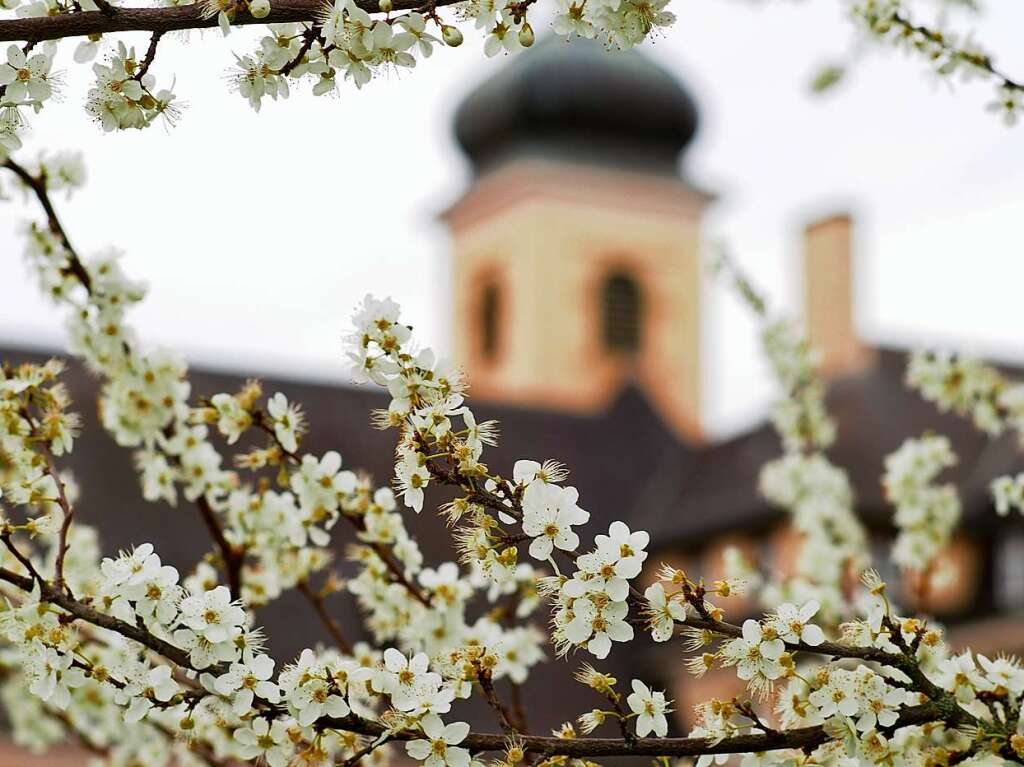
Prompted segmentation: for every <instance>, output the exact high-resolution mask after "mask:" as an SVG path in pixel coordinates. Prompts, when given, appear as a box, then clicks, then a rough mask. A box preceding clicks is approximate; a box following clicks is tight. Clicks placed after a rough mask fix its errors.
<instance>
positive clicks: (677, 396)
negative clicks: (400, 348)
mask: <svg viewBox="0 0 1024 767" xmlns="http://www.w3.org/2000/svg"><path fill="white" fill-rule="evenodd" d="M696 129H697V111H696V107H695V106H694V103H693V101H692V99H691V98H690V96H689V95H688V94H687V93H686V91H684V90H683V88H682V87H681V86H680V84H679V83H678V82H677V81H676V80H675V79H674V78H673V77H672V76H671V75H670V74H669V73H668V72H666V71H665V70H663V69H661V68H660V67H659V66H657V65H656V64H655V63H654V62H652V61H651V60H650V59H648V58H647V57H646V56H644V55H643V54H642V53H640V52H638V51H629V52H618V51H611V52H610V51H606V50H605V49H604V48H603V46H601V45H600V44H598V43H596V42H592V41H587V40H573V41H572V42H571V43H565V42H563V41H562V40H560V39H555V38H550V39H548V40H546V41H543V42H541V43H538V44H537V46H535V47H534V48H533V49H532V50H530V51H528V52H526V53H523V54H520V55H518V56H516V57H515V58H514V59H513V60H512V62H511V63H510V64H509V65H508V66H506V67H505V68H504V69H503V70H502V71H501V72H500V73H499V74H498V75H497V76H495V77H493V78H491V79H490V80H488V81H486V82H485V83H483V84H482V85H481V86H480V87H478V88H477V89H476V91H474V92H473V93H472V94H471V95H470V96H469V97H468V98H467V99H466V100H465V101H464V102H463V104H462V105H461V107H460V108H459V111H458V114H457V116H456V126H455V130H456V138H457V139H458V141H459V143H460V145H461V146H462V148H463V150H464V151H465V153H466V155H467V156H468V157H469V159H470V161H471V162H472V164H473V169H474V174H475V177H474V181H473V183H472V185H471V186H470V188H469V190H468V191H467V192H466V193H465V195H464V196H463V197H462V198H461V199H460V200H459V201H458V202H456V203H455V205H453V206H452V208H451V209H450V210H449V211H448V213H447V214H446V219H447V221H448V223H449V226H450V227H451V232H452V239H453V250H454V253H453V262H454V301H455V334H456V337H455V342H456V343H455V347H456V358H457V361H458V362H459V363H460V364H461V365H462V366H463V367H464V368H465V370H466V371H467V373H468V374H469V376H470V381H471V382H472V388H473V393H474V395H476V396H477V397H481V398H485V399H490V400H494V401H501V402H507V403H513V404H522V405H524V406H527V407H543V408H545V409H559V410H564V411H570V412H579V413H594V412H600V411H601V410H603V409H604V408H606V407H608V406H609V405H610V404H611V402H612V400H613V399H614V398H615V396H616V395H617V394H618V393H619V392H620V391H621V390H622V388H623V387H624V386H626V385H629V384H632V385H634V386H637V387H638V388H639V389H640V390H642V391H643V392H644V393H645V395H646V396H647V397H648V399H649V400H650V401H651V403H652V404H653V405H654V407H655V408H656V409H657V410H658V412H659V413H660V414H661V415H662V417H663V418H664V419H665V421H666V423H668V424H669V425H670V426H671V427H672V428H673V429H674V430H675V431H676V433H677V434H678V435H679V436H680V437H681V438H683V439H686V440H688V441H697V440H700V438H701V426H700V390H701V366H700V333H701V328H700V316H701V313H700V273H701V266H700V260H699V253H698V248H699V243H700V218H701V211H702V209H703V207H704V205H705V204H706V203H707V201H708V199H709V198H708V196H707V195H705V194H704V193H702V192H700V191H698V190H697V189H695V188H694V187H692V186H690V185H689V184H688V183H686V181H684V180H683V178H682V177H681V176H680V175H679V173H678V170H677V166H678V160H679V156H680V154H681V153H682V151H683V150H684V149H685V148H686V146H687V145H688V144H689V142H690V141H691V139H692V138H693V135H694V133H695V132H696Z"/></svg>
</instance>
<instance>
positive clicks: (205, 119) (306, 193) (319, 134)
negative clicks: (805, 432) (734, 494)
mask: <svg viewBox="0 0 1024 767" xmlns="http://www.w3.org/2000/svg"><path fill="white" fill-rule="evenodd" d="M990 5H991V8H989V11H988V16H987V18H986V20H985V21H984V22H983V23H978V22H975V21H969V22H968V23H967V24H965V25H963V28H964V29H969V28H973V29H974V30H975V31H976V36H977V38H978V39H979V40H981V41H984V42H985V44H986V45H988V46H989V47H990V48H991V49H992V50H994V51H995V52H997V54H998V55H997V61H998V63H1000V64H1002V65H1003V66H1004V67H1005V68H1007V69H1008V70H1009V71H1011V72H1016V74H1017V76H1018V78H1020V77H1024V46H1021V44H1020V41H1021V39H1022V32H1024V6H1022V5H1021V4H1020V3H1017V2H1012V0H993V2H991V3H990ZM671 7H672V8H673V10H674V11H675V12H676V13H677V14H678V15H679V21H678V23H677V25H676V27H675V28H674V29H672V30H670V31H669V33H668V34H667V36H666V37H665V38H663V39H660V40H658V41H656V42H655V43H654V44H653V45H647V46H645V48H646V49H647V51H648V53H649V54H650V55H651V56H653V57H655V58H656V59H657V60H658V61H659V62H661V63H662V64H663V65H664V66H666V67H667V68H669V69H670V70H671V71H672V72H673V73H675V74H676V75H677V76H678V77H679V78H680V79H682V80H683V81H684V82H685V83H686V84H687V85H688V87H689V88H690V89H691V90H692V91H693V92H694V94H695V96H696V99H697V101H698V103H699V105H700V108H701V114H702V126H701V130H700V134H699V136H698V139H697V141H696V142H695V143H694V145H693V146H692V147H691V149H690V151H689V152H688V154H687V156H686V160H685V163H684V164H685V168H686V173H687V175H688V176H689V177H690V178H692V179H693V180H694V181H695V182H696V183H698V184H699V185H700V186H702V187H704V188H707V189H710V190H713V191H714V192H716V193H717V194H718V195H719V202H717V203H716V204H715V206H714V207H713V208H712V209H711V210H710V211H709V215H708V220H707V239H708V240H709V241H712V240H718V239H724V240H727V241H728V242H729V243H730V244H731V247H732V249H733V250H734V251H735V252H736V253H737V254H738V257H739V259H740V261H741V262H742V263H743V264H745V265H746V266H747V268H748V269H749V270H750V272H751V273H752V274H753V275H754V276H755V277H756V278H757V279H758V280H759V281H761V283H762V284H763V285H764V286H765V287H766V289H768V291H769V292H770V294H771V295H772V296H773V300H774V301H775V303H776V305H777V306H780V307H785V308H787V309H789V310H792V311H798V310H799V304H798V299H799V296H800V290H801V283H800V275H799V270H798V269H797V266H798V263H799V261H798V258H799V249H798V248H799V235H800V228H801V226H802V224H803V222H804V221H806V220H807V219H808V218H810V217H813V216H816V215H820V214H826V213H830V212H834V211H837V210H850V211H852V212H853V214H854V215H855V217H856V221H857V257H858V259H857V274H856V288H857V298H858V303H857V322H858V326H859V327H860V329H861V332H862V334H863V335H864V336H865V337H866V338H868V339H870V340H873V341H879V342H885V343H900V344H906V343H941V344H943V345H949V346H954V347H956V348H967V349H971V350H973V351H976V352H978V353H982V354H988V355H992V356H997V357H1000V358H1009V359H1024V334H1022V333H1021V328H1022V320H1024V302H1022V299H1021V294H1022V286H1024V249H1022V245H1024V231H1022V230H1024V126H1020V127H1018V128H1016V129H1007V128H1006V127H1004V126H1003V124H1002V123H1001V122H1000V121H999V120H998V119H996V118H994V117H993V116H991V115H989V114H987V113H986V112H985V111H984V105H985V104H986V103H987V102H989V101H991V99H992V90H991V88H990V87H989V86H988V85H985V84H980V83H971V84H966V85H964V84H958V85H957V86H956V88H955V89H951V88H949V87H948V86H947V85H946V84H945V83H938V82H935V81H934V79H933V78H931V77H929V75H928V74H927V73H926V72H925V71H924V68H923V66H922V65H921V63H920V62H919V61H918V60H917V59H914V58H907V57H904V56H902V55H900V54H897V53H892V52H883V51H879V50H874V49H872V48H870V47H864V46H862V45H861V46H858V45H857V44H856V37H855V35H854V33H853V27H852V25H851V24H850V22H848V21H847V20H846V19H845V17H844V15H843V10H842V9H843V5H842V4H841V3H834V2H821V3H813V4H812V3H809V2H807V3H800V2H792V3H790V2H780V3H763V4H761V3H758V4H748V3H741V2H736V0H688V2H685V3H684V2H682V0H676V2H675V3H673V5H672V6H671ZM537 26H538V27H541V26H544V25H537ZM136 39H137V43H136V44H137V45H141V46H142V47H143V48H144V46H145V38H141V37H140V38H136ZM247 40H248V37H247V35H246V34H245V33H236V34H233V35H232V36H231V37H229V38H228V39H227V40H221V39H219V37H217V36H215V35H213V34H208V35H206V36H205V37H203V38H200V37H199V36H198V35H195V34H193V36H192V38H191V40H190V44H188V45H185V44H184V43H183V42H181V41H179V40H169V41H167V42H164V43H162V44H161V48H160V56H159V57H158V59H157V64H156V65H155V67H154V69H153V71H154V72H155V74H156V75H157V77H158V78H159V79H161V81H162V80H163V79H170V78H171V77H172V76H174V75H176V76H177V86H176V90H177V92H178V93H179V94H180V96H181V98H183V99H184V100H185V101H187V102H188V105H189V108H188V109H187V110H186V112H185V113H184V115H183V117H182V119H181V121H180V124H179V125H178V126H177V127H175V128H173V129H171V130H169V131H165V130H164V129H163V128H159V127H157V128H153V129H150V130H148V131H143V132H133V133H130V134H119V135H103V134H102V133H101V132H100V130H99V129H98V128H97V127H95V126H94V125H93V124H91V123H90V122H89V120H88V118H87V117H86V115H85V113H84V111H83V110H82V109H81V103H82V101H83V98H84V92H85V87H86V83H87V80H86V78H85V76H84V73H81V72H71V73H69V77H68V80H69V86H68V88H67V89H66V91H67V93H66V97H65V99H64V102H63V103H61V104H56V105H53V106H51V107H49V108H47V109H46V110H44V112H43V113H42V114H41V115H39V116H38V117H36V118H35V122H34V125H35V130H34V132H33V134H32V135H31V137H30V138H29V141H28V148H29V149H30V150H31V151H33V152H34V151H36V150H37V149H39V148H42V147H53V148H76V149H81V150H84V151H85V153H86V157H87V160H88V164H89V172H90V180H89V184H88V187H87V188H86V189H85V190H84V191H83V192H82V193H79V194H77V195H76V196H75V197H74V198H73V199H72V200H71V201H70V202H68V203H65V202H63V201H62V202H61V204H60V208H61V210H62V213H63V215H64V217H65V219H66V222H67V225H68V228H69V230H70V232H71V234H72V238H73V240H74V241H75V242H76V243H77V245H78V247H79V249H80V250H82V251H83V252H86V253H88V252H92V251H95V250H96V249H98V248H100V247H103V246H106V245H111V244H113V245H116V246H118V247H120V248H122V249H123V250H124V251H125V252H126V257H125V265H126V268H127V269H128V271H129V273H130V274H132V275H133V276H136V277H139V278H142V279H145V280H146V281H147V282H148V283H149V284H150V287H151V292H150V294H149V297H148V298H147V300H146V302H145V304H144V305H143V306H142V307H140V308H139V309H137V310H136V311H135V313H134V315H133V318H132V319H133V321H134V323H135V325H136V326H137V327H138V328H139V329H140V331H141V333H142V334H143V336H144V337H145V338H148V339H150V340H152V341H153V342H157V343H162V344H167V345H170V346H173V347H175V348H177V349H179V350H182V351H184V352H185V353H186V354H187V355H188V356H189V358H190V359H191V361H192V362H193V364H203V365H207V366H210V365H214V366H218V367H232V368H237V369H241V370H244V371H246V372H250V373H251V372H256V373H269V372H274V373H278V374H280V373H287V374H290V375H294V376H298V377H308V376H316V377H318V378H324V379H328V380H339V381H340V380H343V379H344V377H345V376H344V372H343V368H342V365H341V362H340V354H339V348H340V346H339V337H340V334H341V332H342V331H343V330H344V328H345V327H346V325H347V322H348V316H349V313H350V309H351V307H352V305H353V304H354V303H355V302H356V301H357V300H358V299H359V298H360V297H361V296H362V295H363V294H364V293H366V292H368V291H372V292H376V293H382V294H390V295H392V296H393V297H395V298H396V299H398V300H399V301H401V303H402V304H403V306H404V308H405V312H406V314H405V316H406V317H407V319H408V321H410V322H412V323H413V324H415V325H416V327H417V329H418V331H419V332H420V333H421V335H422V337H423V338H424V339H425V340H426V341H427V342H429V343H431V344H433V345H435V346H437V347H439V348H440V349H442V350H445V349H447V348H449V347H450V337H451V333H452V329H451V327H450V321H449V311H448V308H447V304H446V300H447V297H448V290H449V288H448V284H449V281H448V274H449V267H450V262H449V258H448V248H449V245H448V240H447V235H446V232H445V230H444V227H443V226H442V225H441V224H440V223H439V222H438V221H437V219H436V215H437V213H438V212H439V211H440V210H442V209H443V208H444V207H445V206H446V205H447V204H448V203H449V202H450V201H451V200H453V199H454V198H455V197H456V196H457V195H458V194H459V193H460V191H461V190H463V189H464V188H465V185H466V183H467V180H468V169H467V166H466V163H465V161H464V159H463V158H462V157H461V155H460V153H459V151H458V149H457V147H456V146H455V144H454V142H453V140H452V137H451V129H450V124H451V116H452V113H453V110H454V108H455V106H456V105H457V104H458V102H459V100H460V99H461V98H462V96H463V95H465V94H466V93H467V92H468V91H469V90H470V89H471V88H472V87H473V86H474V85H475V84H476V83H478V82H479V81H480V80H482V79H483V78H485V77H487V76H488V75H490V74H491V73H493V72H495V71H496V70H497V68H499V67H501V66H504V65H505V64H506V63H507V59H505V58H504V57H498V59H496V60H485V59H484V57H483V54H482V50H481V45H480V41H479V39H478V38H477V37H475V36H474V34H473V33H472V32H470V30H467V41H466V44H465V45H464V46H463V47H462V48H460V49H458V50H454V51H453V50H441V51H438V52H437V53H435V55H434V57H433V58H432V59H430V60H428V61H426V62H421V63H420V66H418V67H417V69H416V70H415V71H414V72H412V73H409V74H404V75H402V76H401V77H394V76H393V77H391V78H389V79H386V80H381V81H379V82H375V83H373V84H372V85H371V86H370V87H368V88H366V89H364V90H363V91H362V92H356V91H355V90H354V89H348V88H346V89H344V90H343V93H342V96H341V98H339V99H315V98H313V97H312V96H310V95H308V94H306V93H301V94H297V95H295V96H293V98H292V99H290V100H289V101H286V102H282V103H268V104H266V105H265V107H264V109H263V112H262V113H261V114H259V115H257V114H255V113H253V112H252V111H251V110H250V109H249V107H248V106H247V105H246V103H245V102H244V101H243V100H242V99H241V98H239V97H238V96H237V95H236V94H232V93H229V92H228V90H227V87H226V83H225V82H224V79H223V77H222V73H223V72H225V71H226V70H227V68H228V67H229V66H230V63H231V62H232V61H233V58H232V51H236V52H238V53H244V52H245V51H246V50H247ZM851 51H854V52H856V53H855V55H858V56H859V59H860V60H859V64H858V66H857V67H856V68H855V70H854V72H853V74H852V76H851V77H850V79H849V80H848V81H847V82H846V83H844V84H843V86H842V87H840V88H838V89H836V90H835V91H834V92H833V93H831V94H829V95H828V96H827V97H825V98H811V97H809V96H808V93H807V82H808V80H809V78H810V76H811V74H812V73H813V71H814V70H815V68H816V66H817V65H818V64H820V63H822V62H823V61H828V60H834V59H838V58H842V57H845V56H847V55H849V54H850V53H851ZM62 57H63V58H62V61H61V62H59V63H58V67H59V68H65V69H67V68H68V67H69V63H70V62H69V58H70V51H64V52H63V54H62ZM28 210H29V209H28V208H27V207H26V208H23V209H21V210H18V209H17V208H15V207H11V206H5V207H3V208H0V211H2V212H0V343H8V344H9V343H12V342H13V343H17V344H22V345H31V346H51V347H52V346H56V345H62V343H63V341H62V334H61V330H60V323H59V320H58V318H57V317H56V316H54V313H53V310H52V308H51V307H49V306H48V305H47V304H45V303H44V302H42V301H41V300H40V299H38V298H37V296H36V295H35V293H34V290H33V286H32V283H30V282H29V281H28V280H27V275H26V270H25V268H24V266H23V264H22V256H21V244H20V242H19V241H18V240H17V239H16V237H15V235H14V229H15V222H16V221H17V220H20V219H22V218H24V214H25V213H27V212H28ZM705 295H706V299H707V300H706V306H707V310H706V313H705V317H706V331H705V339H706V349H705V371H706V373H705V381H706V390H707V396H706V408H705V409H706V415H707V417H706V420H707V423H708V425H709V426H710V427H711V428H712V429H713V430H715V431H719V432H726V431H730V430H733V429H735V428H738V427H739V426H741V425H743V424H745V423H748V422H749V421H750V419H751V418H754V417H755V416H756V415H757V413H759V412H761V410H762V409H763V403H764V401H765V398H766V397H768V396H769V395H770V389H769V387H768V385H767V382H766V380H765V376H764V369H763V366H762V364H761V362H760V361H759V360H758V358H757V356H756V355H755V354H752V353H751V350H752V347H753V343H754V340H753V339H754V337H753V333H752V328H751V326H750V324H749V322H748V321H747V320H746V319H745V317H744V315H743V313H742V312H741V311H740V310H739V308H738V306H737V305H736V303H735V302H734V301H733V300H732V299H730V298H728V297H726V296H724V295H723V293H722V291H721V290H720V289H718V288H716V287H714V286H712V285H710V284H708V283H706V284H705Z"/></svg>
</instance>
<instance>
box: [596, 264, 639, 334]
mask: <svg viewBox="0 0 1024 767" xmlns="http://www.w3.org/2000/svg"><path fill="white" fill-rule="evenodd" d="M642 303H643V302H642V298H641V295H640V287H639V285H637V283H636V280H634V279H633V278H632V277H631V276H630V275H628V274H624V273H621V272H619V273H615V274H612V275H610V276H609V277H608V278H607V279H606V280H605V282H604V286H603V288H602V295H601V309H602V312H603V318H602V319H603V322H602V325H603V334H604V345H605V348H606V349H608V350H610V351H616V352H635V351H639V349H640V342H641V336H642V331H643V329H642V327H641V322H642V316H641V315H642V308H643V307H642Z"/></svg>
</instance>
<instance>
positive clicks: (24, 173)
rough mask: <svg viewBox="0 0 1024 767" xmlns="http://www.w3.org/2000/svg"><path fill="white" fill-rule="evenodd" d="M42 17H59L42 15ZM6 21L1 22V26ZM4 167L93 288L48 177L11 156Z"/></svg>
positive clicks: (70, 268)
mask: <svg viewBox="0 0 1024 767" xmlns="http://www.w3.org/2000/svg"><path fill="white" fill-rule="evenodd" d="M40 18H59V17H40ZM4 23H6V22H0V28H2V26H3V24H4ZM3 167H5V168H7V169H8V170H10V171H12V172H13V173H14V175H16V176H17V177H18V178H19V179H21V181H22V183H24V184H25V186H27V187H28V188H29V189H31V190H32V192H33V193H34V194H35V196H36V199H38V200H39V204H40V205H42V206H43V211H45V213H46V220H47V224H48V225H49V227H50V231H51V232H52V233H53V234H54V235H55V236H56V237H57V239H58V240H60V244H61V245H63V246H64V250H65V252H66V255H67V258H68V266H67V269H68V271H70V272H71V273H72V274H73V275H74V276H75V277H76V278H77V279H78V281H79V282H80V283H82V286H83V287H84V288H85V289H86V290H87V291H91V290H92V278H91V277H89V272H88V271H87V270H86V268H85V265H84V264H83V263H82V260H81V259H80V258H79V257H78V253H77V252H76V251H75V249H74V248H73V247H72V246H71V240H70V239H68V235H67V232H65V231H64V226H63V225H62V224H61V222H60V218H59V217H58V216H57V211H56V210H55V209H54V207H53V203H52V202H51V200H50V194H49V192H48V191H47V189H46V178H45V176H33V175H32V174H31V173H29V172H28V170H26V169H25V168H24V167H22V166H21V165H19V164H18V163H16V162H15V161H14V160H12V159H11V158H7V160H5V161H4V164H3Z"/></svg>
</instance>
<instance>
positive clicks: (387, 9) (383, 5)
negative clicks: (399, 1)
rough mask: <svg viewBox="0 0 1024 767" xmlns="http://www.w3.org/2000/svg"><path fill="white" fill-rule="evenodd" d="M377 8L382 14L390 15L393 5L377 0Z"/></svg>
mask: <svg viewBox="0 0 1024 767" xmlns="http://www.w3.org/2000/svg"><path fill="white" fill-rule="evenodd" d="M377 7H378V8H380V10H381V12H382V13H391V10H392V9H393V8H394V7H395V4H394V3H393V2H391V0H377Z"/></svg>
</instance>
